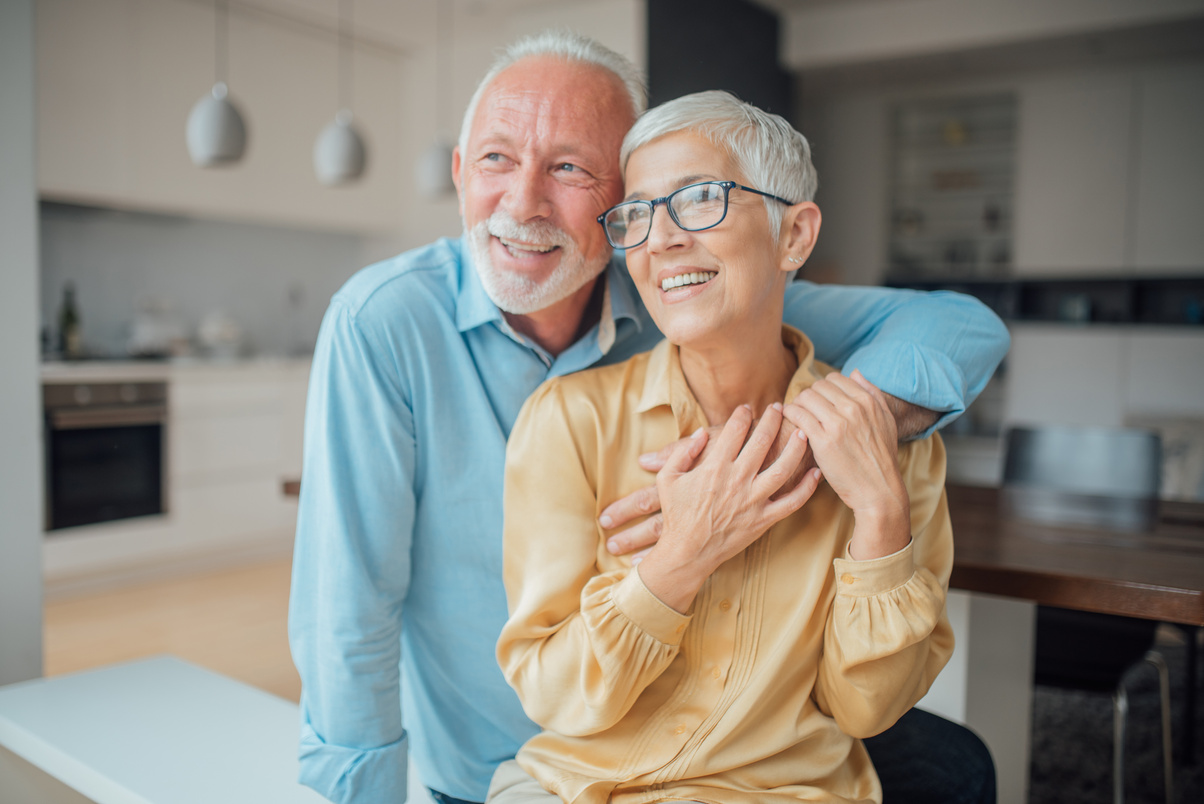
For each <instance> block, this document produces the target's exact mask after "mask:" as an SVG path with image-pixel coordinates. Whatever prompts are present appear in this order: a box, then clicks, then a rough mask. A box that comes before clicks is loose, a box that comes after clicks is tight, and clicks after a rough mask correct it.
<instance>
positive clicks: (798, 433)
mask: <svg viewBox="0 0 1204 804" xmlns="http://www.w3.org/2000/svg"><path fill="white" fill-rule="evenodd" d="M794 437H795V438H798V439H801V440H802V441H806V440H807V434H806V433H804V432H803V431H802V430H795V431H794Z"/></svg>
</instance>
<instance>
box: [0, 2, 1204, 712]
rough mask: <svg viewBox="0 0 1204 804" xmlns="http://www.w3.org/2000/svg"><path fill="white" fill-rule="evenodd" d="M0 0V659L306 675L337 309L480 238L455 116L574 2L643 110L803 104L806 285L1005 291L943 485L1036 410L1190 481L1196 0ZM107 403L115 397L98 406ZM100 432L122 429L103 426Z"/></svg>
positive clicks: (1203, 69)
mask: <svg viewBox="0 0 1204 804" xmlns="http://www.w3.org/2000/svg"><path fill="white" fill-rule="evenodd" d="M0 7H2V8H3V11H2V12H0V14H2V15H3V16H2V17H0V22H2V23H3V24H2V25H0V66H2V68H3V69H2V70H0V243H3V244H4V247H3V248H2V249H0V261H2V263H3V270H2V271H0V370H3V375H4V380H3V382H0V517H2V518H0V683H6V682H12V681H17V680H21V679H25V678H32V677H36V676H38V675H41V674H42V673H43V672H45V673H46V674H51V675H53V674H57V673H62V672H67V671H73V670H79V669H84V668H86V667H90V666H94V665H97V664H104V663H107V662H111V661H117V660H121V659H128V658H134V657H136V656H140V655H145V654H147V653H154V652H171V653H175V654H177V655H181V656H185V657H187V658H191V659H192V660H194V661H197V662H198V663H201V664H203V665H205V666H208V667H212V668H213V669H215V670H219V671H221V672H223V673H227V674H229V675H232V676H234V677H236V678H241V679H243V680H246V681H248V682H249V683H252V684H255V685H256V686H259V687H261V688H264V689H268V690H269V691H272V692H275V693H276V694H279V695H281V696H284V697H288V698H293V699H295V698H296V696H297V694H298V692H299V682H298V681H297V680H296V676H295V672H294V671H293V670H292V667H291V663H290V662H289V659H288V653H287V644H286V642H285V635H284V632H283V621H284V607H285V604H286V600H287V582H288V560H289V554H290V549H291V539H292V530H293V525H294V522H295V515H296V503H295V499H294V498H292V497H290V496H287V495H285V494H284V493H282V482H283V481H285V480H289V479H296V478H297V477H299V474H300V456H301V423H302V417H303V411H304V395H305V386H306V380H307V371H308V359H309V354H310V352H311V350H312V348H313V344H314V341H315V339H316V336H317V330H318V326H319V323H320V320H321V316H322V313H323V311H324V309H325V306H326V303H327V301H328V300H329V298H330V296H331V294H332V293H333V292H334V291H335V290H336V289H337V288H338V287H339V286H340V285H341V284H342V283H343V282H344V281H345V280H346V279H347V278H348V277H349V276H350V275H351V274H352V273H353V272H354V271H355V270H357V269H358V268H360V267H362V266H364V265H366V264H368V263H370V262H372V261H375V260H378V259H382V258H385V257H388V256H391V255H393V254H395V253H397V252H398V251H400V250H403V249H406V248H410V247H413V246H417V245H420V244H422V243H426V242H429V241H430V240H432V239H434V238H435V237H437V236H441V235H452V236H454V235H457V234H458V233H459V230H460V225H459V217H458V211H457V205H456V201H455V196H454V193H452V192H449V190H450V188H449V186H448V183H447V181H446V171H447V170H448V165H449V162H448V155H449V153H450V151H449V148H450V145H451V144H452V143H453V142H454V140H455V139H456V137H457V136H458V133H459V124H460V118H461V114H462V113H463V109H464V107H465V105H466V103H467V101H468V98H469V96H470V94H471V92H472V90H473V89H474V87H475V83H476V81H477V80H478V79H479V78H480V76H481V75H482V74H483V72H484V70H485V68H486V66H487V65H488V64H489V62H490V61H491V60H492V58H493V54H494V51H495V49H496V48H497V47H499V46H501V45H504V44H505V43H507V42H509V41H511V40H512V39H514V38H515V37H517V36H519V35H521V34H523V33H526V32H530V31H533V30H537V29H540V28H544V27H548V26H552V25H565V26H568V27H571V28H574V29H576V30H579V31H581V32H583V33H586V34H588V35H590V36H594V37H596V38H598V39H599V40H601V41H602V42H603V43H605V44H607V45H608V46H610V47H612V48H614V49H615V50H617V51H619V52H621V53H623V54H625V55H627V56H628V57H630V58H631V59H633V60H634V61H635V62H636V63H637V64H638V65H640V66H641V67H643V68H645V69H646V71H647V74H648V79H649V85H650V89H651V96H652V103H653V104H655V103H657V102H660V101H663V100H667V99H669V98H672V97H676V96H678V95H680V94H683V93H685V92H691V91H695V90H699V89H708V88H714V87H721V88H727V89H731V90H733V91H735V92H736V93H737V94H739V95H741V96H742V97H744V98H745V99H747V100H749V101H751V102H753V103H756V104H758V105H761V106H765V107H767V108H770V109H772V110H773V111H777V112H779V113H782V114H784V115H786V116H787V117H789V118H790V119H792V120H793V121H794V122H795V123H796V125H797V126H798V127H799V128H800V129H801V130H802V131H803V132H804V133H805V134H806V135H807V136H808V137H809V138H810V139H811V141H812V144H813V149H814V155H815V163H816V166H817V169H818V171H819V175H820V191H819V194H818V197H817V201H818V203H819V204H820V206H821V207H822V209H823V211H824V228H823V234H822V237H821V238H820V241H819V245H818V247H817V248H816V251H815V254H814V256H813V258H812V259H811V261H810V262H809V264H808V265H807V266H806V267H805V269H804V272H803V276H804V278H808V279H812V280H814V281H819V282H841V283H854V284H867V285H875V284H887V285H893V286H898V287H915V288H923V289H955V290H960V291H963V292H968V293H972V294H974V295H976V296H978V297H979V298H981V299H983V300H984V301H985V302H987V303H988V304H989V305H991V306H992V307H993V309H995V310H996V311H997V312H998V313H999V314H1000V315H1002V316H1003V317H1004V318H1005V320H1007V322H1008V325H1009V328H1010V329H1011V332H1012V336H1013V343H1014V345H1013V349H1012V352H1011V354H1010V355H1009V357H1008V358H1007V360H1006V362H1005V364H1004V366H1003V367H1002V368H1001V369H1000V371H999V372H998V374H997V376H996V378H995V379H994V380H993V381H992V383H991V385H990V386H989V387H988V389H987V391H986V392H985V393H984V394H983V395H982V397H981V398H980V400H979V401H978V402H977V403H976V404H975V405H974V406H973V408H972V409H971V410H970V411H969V412H968V413H967V415H966V416H964V417H963V418H962V419H961V420H960V421H959V422H957V423H955V424H954V425H953V426H952V427H950V428H949V430H948V431H947V442H946V443H947V445H948V448H949V454H950V479H951V480H952V481H956V482H960V483H965V484H971V485H998V484H999V482H1000V480H1001V477H1002V471H1003V441H1002V438H1001V435H1002V434H1003V432H1004V431H1005V429H1006V428H1007V426H1009V425H1012V424H1019V423H1026V424H1079V425H1083V424H1088V425H1103V426H1121V425H1137V426H1144V427H1149V428H1153V429H1155V430H1157V431H1158V432H1160V433H1161V434H1162V437H1163V453H1164V461H1163V467H1162V489H1161V494H1162V496H1163V497H1164V498H1166V499H1178V500H1204V223H1202V222H1204V148H1202V147H1201V143H1204V0H1045V1H1044V2H1041V1H1040V0H977V2H962V1H959V0H758V2H746V1H745V0H571V1H564V2H550V0H455V2H451V0H444V2H428V1H427V0H229V2H226V0H218V1H217V2H214V1H213V0H3V2H0ZM699 51H706V52H707V53H708V54H711V55H709V56H708V58H707V59H706V60H698V59H697V58H696V57H695V54H697V53H698V52H699ZM715 53H722V54H723V57H722V58H721V59H716V58H715V57H714V54H715ZM700 64H703V65H707V66H715V68H716V70H715V72H713V73H708V72H706V71H705V70H704V69H702V68H701V67H700V66H699V65H700ZM215 84H220V85H221V87H222V88H221V89H218V90H217V91H214V86H215ZM223 99H224V101H229V104H230V105H229V106H226V105H222V106H221V108H220V109H217V110H216V111H215V109H216V107H215V106H213V104H214V103H218V102H219V101H223ZM224 101H223V103H224ZM206 104H208V105H206ZM201 106H205V108H204V109H201V108H200V107H201ZM231 107H232V108H233V109H234V110H235V111H236V113H237V115H238V117H239V119H240V120H241V126H242V130H243V133H244V134H245V143H244V144H243V147H241V148H239V147H238V139H239V131H238V129H239V124H238V123H237V122H233V123H232V122H230V120H229V119H228V117H223V115H229V113H230V111H229V110H230V108H231ZM198 110H199V111H198ZM198 115H200V116H201V117H197V116H198ZM206 115H208V117H206ZM223 126H225V127H224V128H223ZM190 127H192V128H194V129H195V131H193V130H190ZM186 131H187V132H188V136H189V137H195V138H198V139H193V140H187V139H186ZM331 132H333V133H331ZM351 133H353V134H354V135H355V136H351ZM320 135H321V137H322V138H324V139H323V143H324V144H322V143H318V141H319V139H320ZM357 141H358V145H357V144H356V142H357ZM357 148H359V149H362V150H357ZM323 149H325V150H323ZM316 151H321V153H320V154H318V153H316ZM101 399H105V400H109V401H108V402H107V403H106V404H105V405H104V407H106V408H107V409H111V410H113V411H116V412H115V413H112V415H113V416H116V418H115V419H110V420H108V421H107V423H106V422H101V423H99V424H98V423H97V421H96V420H94V419H89V418H87V416H84V418H80V417H81V415H83V414H81V411H83V410H87V409H88V408H89V406H91V407H92V408H95V407H96V406H97V405H96V400H101ZM105 427H108V428H110V429H112V428H119V429H121V430H122V432H123V433H126V434H127V435H129V437H128V438H124V439H123V441H122V444H121V446H120V449H118V450H116V452H114V450H113V449H110V450H108V451H107V452H106V451H105V450H104V449H100V448H98V447H97V445H96V443H94V442H90V441H89V440H88V439H87V438H86V437H84V436H81V433H84V432H91V431H95V430H97V429H100V428H105ZM43 601H44V603H43ZM218 601H220V602H218ZM43 618H44V621H45V629H44V630H43ZM240 627H241V630H240Z"/></svg>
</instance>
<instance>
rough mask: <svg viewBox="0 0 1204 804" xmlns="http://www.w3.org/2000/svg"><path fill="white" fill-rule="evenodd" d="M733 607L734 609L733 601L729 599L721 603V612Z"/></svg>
mask: <svg viewBox="0 0 1204 804" xmlns="http://www.w3.org/2000/svg"><path fill="white" fill-rule="evenodd" d="M731 607H732V601H730V600H727V599H724V600H720V601H719V610H720V611H727V610H728V609H730V608H731Z"/></svg>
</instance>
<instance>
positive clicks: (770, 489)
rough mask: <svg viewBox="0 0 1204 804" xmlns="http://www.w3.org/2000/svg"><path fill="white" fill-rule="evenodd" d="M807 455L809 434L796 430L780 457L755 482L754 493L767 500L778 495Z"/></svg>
mask: <svg viewBox="0 0 1204 804" xmlns="http://www.w3.org/2000/svg"><path fill="white" fill-rule="evenodd" d="M806 455H807V434H806V433H804V432H803V431H802V430H795V431H794V433H792V434H791V436H790V438H789V439H788V440H787V442H786V446H785V447H784V448H783V449H782V452H781V454H780V455H778V457H777V459H776V460H774V462H773V463H771V464H770V465H769V466H767V467H766V468H765V470H764V471H762V472H761V474H759V475H757V477H756V480H754V481H753V493H754V494H756V495H757V496H758V497H759V498H762V499H765V498H768V497H771V496H773V495H774V494H776V493H777V492H778V491H779V490H780V489H781V488H782V486H784V485H786V483H787V482H788V481H789V480H790V478H791V477H792V476H793V475H794V473H795V472H796V471H797V470H798V468H799V466H800V465H801V464H802V462H803V458H805V457H806Z"/></svg>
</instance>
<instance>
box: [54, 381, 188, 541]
mask: <svg viewBox="0 0 1204 804" xmlns="http://www.w3.org/2000/svg"><path fill="white" fill-rule="evenodd" d="M42 400H43V408H44V411H45V417H46V425H45V433H46V446H45V449H46V461H45V466H46V530H47V531H56V530H62V529H63V528H72V527H77V526H79V525H91V524H94V523H97V522H109V521H111V520H115V519H127V518H130V517H139V516H149V515H153V514H162V513H165V511H166V500H165V495H164V481H163V470H164V449H165V445H166V430H167V385H166V383H162V382H126V383H115V382H98V383H63V384H59V383H55V384H49V383H48V384H45V385H43V386H42Z"/></svg>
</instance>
